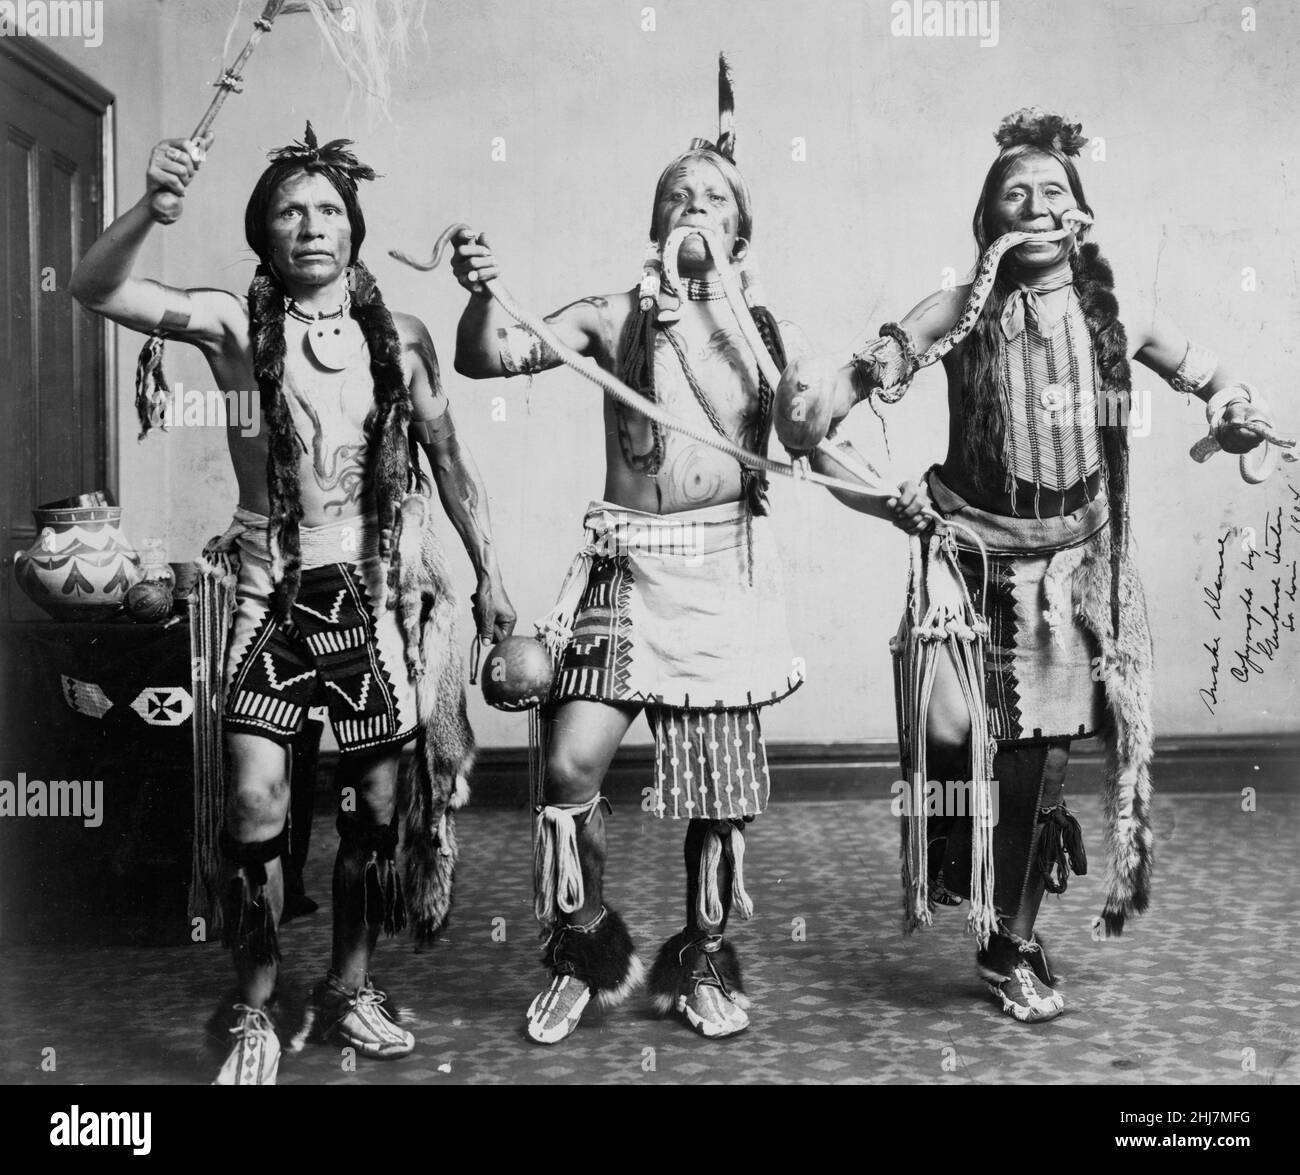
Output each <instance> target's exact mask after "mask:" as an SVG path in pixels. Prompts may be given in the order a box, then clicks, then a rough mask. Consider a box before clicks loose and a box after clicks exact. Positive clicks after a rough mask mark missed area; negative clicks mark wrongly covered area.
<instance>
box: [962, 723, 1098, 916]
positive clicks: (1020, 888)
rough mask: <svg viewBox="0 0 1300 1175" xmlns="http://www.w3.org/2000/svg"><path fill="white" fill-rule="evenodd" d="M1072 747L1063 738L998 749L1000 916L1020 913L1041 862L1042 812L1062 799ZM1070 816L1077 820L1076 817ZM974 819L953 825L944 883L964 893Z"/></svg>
mask: <svg viewBox="0 0 1300 1175" xmlns="http://www.w3.org/2000/svg"><path fill="white" fill-rule="evenodd" d="M1069 751H1070V742H1069V740H1068V739H1060V740H1057V741H1056V742H1052V743H1044V744H1040V745H1037V746H1028V747H1013V748H1007V749H1005V750H999V751H998V753H997V754H996V755H995V756H994V760H993V778H994V780H996V782H997V797H998V817H997V826H996V827H995V828H994V830H993V862H994V878H995V889H994V900H995V905H996V907H997V912H998V914H999V915H1001V916H1002V917H1004V918H1014V917H1015V916H1016V914H1017V913H1019V911H1020V905H1021V902H1022V901H1023V899H1024V896H1025V890H1026V888H1027V886H1028V883H1029V877H1030V870H1031V869H1033V868H1035V867H1037V865H1038V858H1037V857H1035V856H1034V854H1033V848H1034V837H1035V834H1036V831H1037V828H1038V824H1039V820H1040V816H1039V813H1040V811H1041V809H1043V808H1044V807H1055V806H1056V805H1057V804H1059V803H1060V797H1061V792H1062V788H1063V787H1064V780H1065V768H1066V764H1067V763H1068V762H1069ZM1048 797H1054V798H1051V799H1049V798H1048ZM1055 819H1056V818H1055V817H1053V820H1055ZM1069 820H1070V822H1073V818H1072V817H1069ZM971 823H972V822H971V821H970V820H968V819H965V820H958V821H957V822H956V824H955V825H954V827H953V830H952V832H951V834H950V835H949V837H948V849H947V853H946V856H945V860H944V866H943V874H944V881H945V884H946V885H947V886H948V888H949V889H950V890H952V891H954V892H955V893H960V894H963V896H966V895H967V894H968V892H969V891H967V890H966V889H965V888H964V887H965V885H966V879H967V878H968V877H969V876H970V851H971V849H970V832H971ZM1075 827H1076V828H1077V825H1075ZM1043 832H1044V834H1047V833H1048V832H1049V830H1048V829H1044V830H1043ZM1044 839H1046V836H1045V837H1044ZM1041 851H1042V850H1041V847H1040V853H1041Z"/></svg>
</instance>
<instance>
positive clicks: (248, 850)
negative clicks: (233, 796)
mask: <svg viewBox="0 0 1300 1175" xmlns="http://www.w3.org/2000/svg"><path fill="white" fill-rule="evenodd" d="M218 843H219V844H220V846H221V855H222V856H223V857H225V859H226V860H227V861H229V862H230V863H231V864H232V865H234V866H235V867H236V868H238V869H242V870H243V872H244V875H245V876H246V877H247V878H248V880H249V881H250V882H251V883H252V884H253V885H265V884H266V863H267V862H268V861H274V860H275V859H276V857H281V856H283V855H284V854H285V853H287V852H288V851H289V826H288V824H286V825H285V826H284V827H283V828H282V829H280V831H279V832H277V833H276V834H275V836H273V837H271V839H270V840H258V841H247V842H245V841H237V840H235V838H234V837H232V836H231V835H230V833H229V832H227V831H226V830H225V829H224V828H223V829H222V830H221V836H220V837H219V838H218Z"/></svg>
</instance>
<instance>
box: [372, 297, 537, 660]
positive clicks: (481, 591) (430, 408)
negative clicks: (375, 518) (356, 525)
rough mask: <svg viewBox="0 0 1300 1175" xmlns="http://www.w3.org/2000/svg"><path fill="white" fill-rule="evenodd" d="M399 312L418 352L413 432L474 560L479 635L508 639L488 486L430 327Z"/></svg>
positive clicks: (510, 625) (511, 623) (510, 613)
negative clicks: (460, 424) (444, 388)
mask: <svg viewBox="0 0 1300 1175" xmlns="http://www.w3.org/2000/svg"><path fill="white" fill-rule="evenodd" d="M394 317H397V316H394ZM400 317H401V321H402V326H403V328H404V329H403V331H402V333H403V335H404V336H407V337H408V340H409V341H408V342H407V347H408V348H409V349H411V350H413V351H414V353H415V354H414V356H413V358H414V364H413V366H412V373H411V380H410V388H411V436H412V437H414V438H415V440H416V441H418V442H419V444H420V447H421V448H422V449H423V450H424V455H425V456H426V457H427V458H428V460H429V468H430V469H432V470H433V481H434V485H435V486H436V487H437V490H438V497H439V499H440V500H441V502H442V507H443V509H444V510H445V511H446V512H447V517H448V518H449V519H451V524H452V525H453V526H454V527H455V528H456V533H457V534H459V535H460V538H461V542H463V543H464V544H465V553H466V554H467V555H469V558H470V562H471V563H473V565H474V571H475V574H476V575H477V577H478V588H477V590H476V591H475V593H474V623H475V625H476V628H477V632H478V635H479V636H480V637H481V638H482V639H483V640H490V641H500V640H504V639H505V638H506V637H508V636H509V635H510V634H511V633H512V632H513V631H514V627H515V610H514V608H513V607H511V604H510V598H509V597H508V596H507V595H506V591H505V587H504V585H503V584H502V581H501V566H500V563H499V561H498V559H497V553H496V547H495V546H494V544H493V542H492V520H491V518H490V517H489V516H488V504H487V492H486V490H484V488H483V480H482V478H481V477H480V476H479V472H478V469H477V467H476V466H475V464H474V459H473V457H471V456H470V454H469V450H467V449H466V448H465V447H464V446H462V445H461V444H460V441H459V440H458V439H457V437H456V425H455V422H454V421H453V420H452V416H451V405H450V404H449V403H448V401H447V397H446V396H445V395H443V393H442V392H441V391H440V390H439V381H438V357H437V355H436V354H435V352H434V349H433V340H432V339H431V338H430V337H429V332H428V329H427V328H426V327H425V325H424V323H422V322H421V321H420V320H419V319H418V318H413V317H411V316H410V315H401V316H400Z"/></svg>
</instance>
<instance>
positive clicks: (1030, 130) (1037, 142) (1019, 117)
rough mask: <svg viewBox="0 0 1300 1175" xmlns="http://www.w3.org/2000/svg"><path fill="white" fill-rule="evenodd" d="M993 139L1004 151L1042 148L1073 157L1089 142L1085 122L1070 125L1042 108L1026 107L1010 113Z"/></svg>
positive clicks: (1059, 116) (1057, 115)
mask: <svg viewBox="0 0 1300 1175" xmlns="http://www.w3.org/2000/svg"><path fill="white" fill-rule="evenodd" d="M993 137H994V138H995V139H996V140H997V142H998V146H999V147H1001V148H1002V150H1004V151H1005V150H1007V149H1008V148H1010V147H1021V146H1024V147H1040V148H1042V149H1043V150H1047V151H1059V152H1060V153H1061V154H1062V155H1065V156H1070V157H1073V156H1075V155H1078V154H1079V152H1080V151H1081V150H1082V149H1083V148H1084V147H1085V146H1086V145H1087V143H1088V136H1087V135H1085V134H1084V133H1083V124H1082V123H1078V122H1069V121H1067V120H1066V119H1065V118H1063V117H1062V116H1061V115H1059V114H1050V113H1048V111H1046V110H1044V109H1042V107H1039V106H1025V107H1023V108H1022V109H1020V110H1017V111H1016V112H1015V113H1014V114H1008V115H1007V116H1006V118H1004V119H1003V120H1002V124H1001V125H1000V126H999V127H998V129H997V130H996V131H994V132H993Z"/></svg>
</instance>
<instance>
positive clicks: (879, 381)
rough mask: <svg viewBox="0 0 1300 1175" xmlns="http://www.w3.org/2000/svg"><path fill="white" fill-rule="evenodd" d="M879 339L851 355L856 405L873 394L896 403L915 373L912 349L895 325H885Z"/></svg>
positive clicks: (911, 344) (885, 400) (903, 334)
mask: <svg viewBox="0 0 1300 1175" xmlns="http://www.w3.org/2000/svg"><path fill="white" fill-rule="evenodd" d="M880 336H881V337H880V338H878V339H876V340H875V341H874V342H872V343H869V344H868V345H867V346H865V347H863V349H862V350H861V351H859V352H858V353H857V354H856V355H854V356H853V389H854V391H855V393H856V394H857V398H858V401H859V402H861V401H862V400H865V399H866V398H867V397H868V396H871V395H873V394H874V395H878V396H879V397H880V399H882V400H883V401H884V402H885V403H886V404H896V403H897V402H898V401H899V400H901V399H902V398H903V396H904V394H905V393H906V392H907V389H908V387H909V385H910V384H911V382H912V376H913V375H915V374H916V370H917V362H916V346H915V344H913V342H912V337H911V335H909V334H908V333H907V331H906V330H904V329H903V328H902V327H901V326H899V325H898V323H896V322H887V323H885V325H884V326H882V327H881V328H880Z"/></svg>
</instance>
